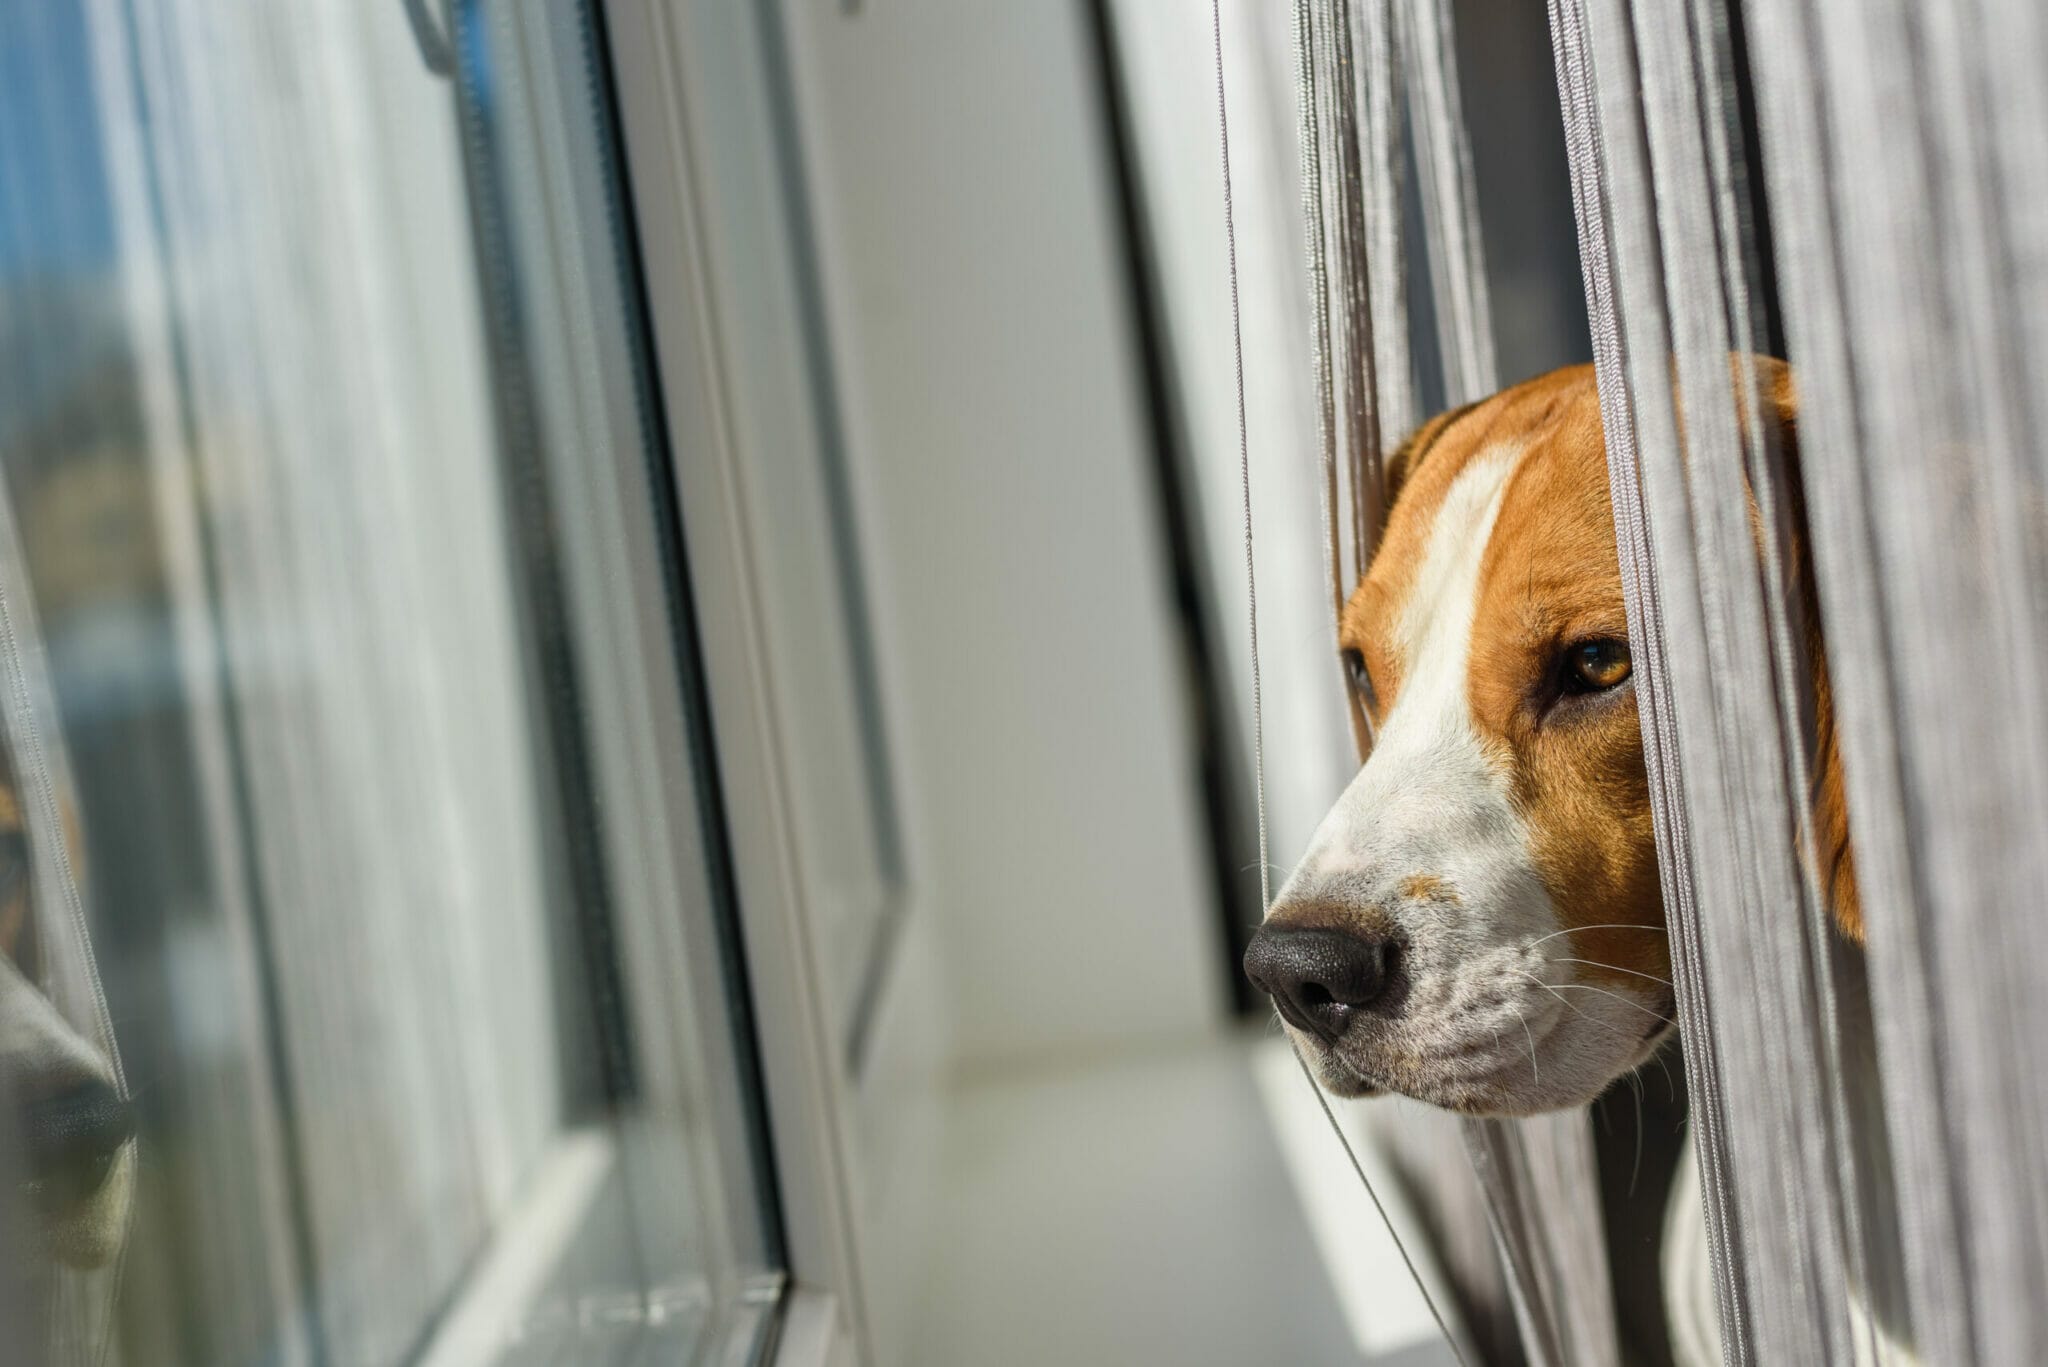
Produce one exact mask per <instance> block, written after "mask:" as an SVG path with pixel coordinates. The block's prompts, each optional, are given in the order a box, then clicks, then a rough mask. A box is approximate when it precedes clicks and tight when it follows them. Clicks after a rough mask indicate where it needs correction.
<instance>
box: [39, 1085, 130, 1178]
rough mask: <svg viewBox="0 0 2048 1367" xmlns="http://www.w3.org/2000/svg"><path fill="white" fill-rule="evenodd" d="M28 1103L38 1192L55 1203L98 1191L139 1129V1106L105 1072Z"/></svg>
mask: <svg viewBox="0 0 2048 1367" xmlns="http://www.w3.org/2000/svg"><path fill="white" fill-rule="evenodd" d="M22 1109H23V1116H22V1118H23V1122H24V1129H25V1131H26V1133H25V1134H24V1135H23V1139H24V1141H25V1143H24V1147H25V1149H26V1150H27V1152H26V1155H25V1156H26V1158H27V1159H28V1171H29V1182H30V1185H31V1187H32V1190H33V1195H34V1198H35V1200H36V1201H37V1203H38V1204H39V1205H43V1206H47V1207H50V1208H53V1209H61V1208H63V1207H65V1206H69V1205H71V1204H74V1203H76V1202H78V1201H81V1200H83V1199H85V1198H86V1197H89V1196H91V1195H92V1194H93V1193H94V1192H96V1191H98V1190H99V1189H100V1186H101V1185H102V1184H103V1183H104V1182H105V1181H106V1180H107V1174H108V1173H109V1172H111V1171H112V1170H113V1166H114V1159H115V1158H116V1156H118V1155H119V1153H120V1151H121V1146H122V1145H123V1144H126V1143H127V1142H128V1141H129V1140H130V1139H131V1138H133V1137H134V1134H135V1113H134V1109H133V1107H132V1106H131V1105H130V1104H129V1103H128V1102H127V1101H126V1100H124V1099H123V1098H122V1097H121V1095H120V1094H119V1093H118V1092H116V1091H115V1090H114V1089H113V1088H112V1087H111V1086H109V1085H108V1084H107V1083H106V1082H105V1081H104V1080H102V1079H99V1078H91V1077H88V1078H82V1079H80V1080H78V1081H76V1082H74V1083H71V1084H70V1085H68V1086H66V1087H65V1088H63V1089H62V1090H61V1091H56V1092H52V1093H51V1094H49V1095H47V1096H43V1097H39V1098H36V1099H34V1100H31V1101H29V1102H28V1103H27V1105H25V1106H24V1107H23V1108H22Z"/></svg>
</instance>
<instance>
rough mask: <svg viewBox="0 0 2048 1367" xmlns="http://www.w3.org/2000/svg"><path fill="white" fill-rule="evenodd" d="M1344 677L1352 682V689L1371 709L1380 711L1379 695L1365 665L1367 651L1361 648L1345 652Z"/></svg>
mask: <svg viewBox="0 0 2048 1367" xmlns="http://www.w3.org/2000/svg"><path fill="white" fill-rule="evenodd" d="M1344 677H1345V679H1347V680H1348V681H1349V682H1350V684H1351V691H1352V692H1354V693H1356V694H1357V695H1358V700H1359V701H1360V702H1362V703H1364V704H1365V705H1366V707H1367V708H1368V709H1369V710H1371V711H1378V710H1379V705H1380V700H1379V696H1378V695H1377V694H1376V693H1374V692H1373V690H1372V675H1371V673H1370V672H1368V671H1367V669H1366V667H1365V653H1364V652H1363V651H1360V650H1347V651H1345V652H1344Z"/></svg>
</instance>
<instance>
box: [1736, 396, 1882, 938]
mask: <svg viewBox="0 0 2048 1367" xmlns="http://www.w3.org/2000/svg"><path fill="white" fill-rule="evenodd" d="M1745 363H1746V364H1749V365H1753V366H1754V367H1755V374H1756V379H1757V393H1758V395H1759V397H1760V398H1761V400H1762V406H1763V409H1764V413H1765V420H1766V423H1767V424H1768V425H1769V426H1770V427H1771V428H1773V429H1774V431H1773V432H1772V433H1771V434H1769V435H1771V436H1772V437H1774V439H1775V440H1776V442H1777V443H1778V449H1779V451H1780V453H1781V455H1782V469H1783V470H1784V474H1785V478H1784V488H1785V489H1786V491H1787V492H1788V493H1789V495H1790V497H1791V503H1792V508H1791V511H1792V525H1793V540H1792V548H1791V556H1790V563H1789V564H1787V565H1786V566H1785V571H1786V575H1787V577H1788V579H1789V580H1790V582H1791V586H1792V590H1793V598H1794V602H1795V605H1796V608H1797V611H1798V613H1799V616H1800V623H1799V625H1800V627H1801V628H1802V631H1803V634H1804V637H1805V643H1806V651H1807V658H1808V660H1809V662H1810V663H1811V666H1812V669H1813V699H1814V709H1813V716H1814V733H1815V735H1814V754H1813V771H1812V772H1813V779H1812V782H1813V793H1812V801H1813V837H1814V846H1815V849H1814V852H1813V857H1814V861H1815V866H1816V872H1817V873H1818V875H1819V879H1820V889H1821V895H1822V896H1823V897H1825V898H1826V899H1827V904H1828V909H1829V911H1830V912H1832V913H1833V915H1834V918H1835V924H1836V926H1838V927H1839V928H1840V929H1841V932H1842V934H1844V935H1846V936H1847V937H1848V938H1849V939H1850V940H1852V941H1854V942H1855V943H1857V944H1859V945H1860V944H1862V943H1863V902H1862V898H1861V896H1860V894H1859V893H1858V890H1857V886H1856V857H1855V852H1854V851H1853V850H1852V849H1851V848H1850V843H1849V796H1848V788H1847V784H1846V780H1845V777H1844V775H1843V772H1842V744H1841V737H1840V735H1839V733H1838V730H1837V728H1836V725H1835V700H1834V681H1833V679H1832V678H1831V677H1830V675H1829V671H1828V653H1827V640H1826V638H1825V637H1824V636H1823V635H1822V633H1821V621H1820V593H1819V587H1818V585H1817V584H1816V583H1815V581H1814V574H1813V556H1812V552H1811V550H1810V546H1811V544H1812V539H1811V533H1810V531H1809V524H1808V522H1807V517H1806V490H1805V482H1804V480H1803V479H1802V478H1801V476H1800V468H1799V393H1798V387H1797V385H1796V384H1795V382H1794V379H1793V375H1792V367H1790V366H1789V365H1787V364H1786V363H1785V362H1783V361H1781V360H1778V359H1776V358H1775V357H1769V356H1757V357H1749V358H1738V359H1737V362H1736V364H1737V365H1742V364H1745ZM1736 389H1737V392H1738V393H1740V392H1742V390H1743V386H1742V385H1740V384H1738V385H1737V386H1736ZM1759 530H1761V529H1759Z"/></svg>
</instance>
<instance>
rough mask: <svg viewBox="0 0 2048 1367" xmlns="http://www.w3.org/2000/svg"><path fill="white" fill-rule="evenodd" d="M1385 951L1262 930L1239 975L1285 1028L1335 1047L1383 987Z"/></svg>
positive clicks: (1335, 933)
mask: <svg viewBox="0 0 2048 1367" xmlns="http://www.w3.org/2000/svg"><path fill="white" fill-rule="evenodd" d="M1389 950H1390V946H1389V945H1388V944H1387V943H1386V942H1385V941H1382V940H1377V939H1368V938H1366V937H1365V936H1363V935H1355V934H1352V933H1350V932H1347V931H1341V930H1323V929H1291V928H1288V927H1284V926H1276V925H1272V924H1270V923H1269V924H1267V925H1264V926H1261V927H1260V928H1259V930H1258V932H1257V933H1256V934H1255V935H1253V936H1252V943H1251V947H1250V948H1249V949H1247V950H1246V951H1245V956H1244V967H1245V975H1246V976H1247V977H1249V978H1250V979H1251V980H1252V982H1253V983H1254V984H1256V985H1257V986H1258V987H1259V988H1260V989H1261V990H1262V991H1264V992H1266V993H1267V994H1268V995H1270V996H1271V997H1272V998H1273V1004H1274V1006H1275V1007H1276V1008H1277V1009H1278V1010H1279V1012H1280V1015H1281V1016H1282V1018H1284V1019H1285V1020H1286V1021H1287V1022H1288V1023H1289V1024H1291V1025H1293V1026H1295V1027H1296V1028H1297V1029H1301V1030H1308V1031H1311V1032H1313V1033H1315V1034H1316V1035H1319V1036H1321V1037H1322V1038H1323V1039H1325V1040H1328V1041H1331V1042H1333V1043H1334V1042H1335V1041H1336V1039H1337V1038H1338V1036H1340V1035H1342V1034H1343V1033H1344V1031H1345V1030H1346V1029H1348V1028H1349V1027H1350V1025H1351V1021H1352V1018H1353V1016H1354V1015H1355V1014H1356V1013H1357V1011H1358V1009H1359V1008H1360V1007H1365V1006H1369V1005H1371V1004H1372V1003H1374V1002H1376V1001H1378V1000H1379V999H1380V997H1381V996H1382V995H1383V994H1384V993H1385V991H1386V986H1387V966H1388V963H1389Z"/></svg>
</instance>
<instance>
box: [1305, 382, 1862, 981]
mask: <svg viewBox="0 0 2048 1367" xmlns="http://www.w3.org/2000/svg"><path fill="white" fill-rule="evenodd" d="M1760 378H1761V379H1762V380H1763V381H1764V392H1765V393H1766V394H1767V395H1768V397H1769V401H1770V405H1771V407H1772V409H1773V410H1774V416H1775V417H1776V418H1777V419H1778V425H1779V426H1780V427H1781V428H1782V440H1783V442H1784V444H1785V449H1786V454H1787V457H1788V460H1787V466H1788V468H1791V469H1794V470H1796V453H1795V452H1794V451H1793V449H1792V443H1793V441H1794V440H1795V438H1796V429H1795V427H1794V425H1793V419H1794V416H1795V408H1796V404H1795V396H1794V394H1793V391H1792V386H1791V376H1790V372H1789V370H1788V369H1787V368H1786V367H1785V365H1784V364H1783V363H1782V362H1776V361H1772V362H1765V363H1763V370H1762V373H1761V376H1760ZM1504 442H1511V443H1513V444H1514V445H1515V447H1517V448H1518V449H1520V450H1521V452H1522V453H1523V454H1522V456H1521V459H1520V461H1519V463H1518V464H1517V466H1516V468H1515V470H1514V472H1513V474H1512V475H1511V476H1510V477H1509V480H1508V484H1507V487H1506V489H1505V491H1504V493H1503V497H1502V502H1501V507H1500V513H1499V516H1498V518H1497V519H1496V521H1495V524H1494V529H1493V534H1492V539H1491V540H1490V542H1489V543H1488V546H1487V548H1486V553H1485V558H1484V560H1483V561H1482V564H1481V570H1480V589H1479V601H1478V604H1477V607H1476V612H1475V617H1474V622H1473V635H1472V653H1471V659H1470V662H1469V667H1468V675H1467V687H1468V689H1469V702H1470V705H1471V711H1472V716H1473V718H1474V721H1475V723H1476V724H1477V725H1478V727H1479V728H1480V731H1481V734H1482V737H1483V738H1484V739H1485V741H1486V743H1487V745H1488V747H1489V749H1490V750H1491V752H1492V754H1493V756H1494V760H1495V762H1496V763H1498V764H1500V765H1501V766H1503V767H1504V768H1505V769H1506V770H1507V772H1508V773H1509V774H1510V775H1511V779H1512V790H1513V793H1514V800H1515V802H1516V805H1517V807H1518V809H1519V811H1520V813H1521V815H1522V817H1523V819H1524V820H1525V821H1526V822H1527V824H1528V827H1529V830H1530V831H1531V833H1532V836H1533V839H1534V843H1535V851H1534V853H1535V858H1536V863H1537V867H1538V870H1539V873H1540V875H1541V876H1542V878H1543V881H1544V883H1545V885H1546V887H1547V888H1548V890H1549V892H1550V895H1551V899H1552V901H1553V902H1554V904H1555V905H1556V907H1557V909H1558V912H1559V914H1560V916H1561V917H1562V918H1563V922H1564V924H1565V925H1566V926H1567V927H1586V929H1584V930H1582V931H1580V932H1579V933H1578V934H1576V935H1574V936H1573V937H1572V944H1573V948H1572V949H1571V950H1569V951H1566V952H1567V953H1569V954H1571V955H1572V956H1573V957H1575V958H1578V959H1581V960H1584V961H1587V962H1585V963H1582V964H1580V965H1579V967H1581V968H1582V969H1583V970H1584V971H1585V974H1586V976H1587V977H1589V978H1592V979H1596V980H1597V979H1601V978H1605V979H1607V980H1608V981H1610V982H1613V983H1616V984H1621V985H1633V986H1634V987H1636V988H1638V989H1639V988H1640V987H1641V985H1642V982H1643V980H1644V979H1645V978H1655V979H1660V980H1662V979H1667V978H1668V977H1669V976H1670V959H1669V955H1668V951H1667V945H1666V940H1665V937H1664V936H1662V935H1657V934H1646V933H1643V932H1641V931H1637V930H1632V929H1626V928H1622V927H1633V926H1643V927H1656V926H1660V925H1662V923H1663V901H1662V896H1661V892H1660V885H1659V881H1658V873H1657V857H1656V841H1655V833H1654V829H1653V826H1652V822H1651V816H1650V793H1649V780H1648V776H1647V773H1646V770H1645V765H1644V760H1643V752H1642V741H1641V735H1640V731H1639V729H1638V723H1637V713H1636V695H1635V690H1634V689H1633V688H1632V687H1629V688H1623V689H1620V690H1616V691H1614V692H1612V693H1602V694H1591V695H1581V696H1571V697H1559V696H1558V695H1557V692H1556V690H1555V689H1554V688H1553V687H1551V684H1552V682H1553V681H1554V679H1555V677H1556V675H1555V670H1556V662H1557V660H1558V658H1559V655H1560V652H1562V651H1563V650H1564V649H1565V648H1567V647H1569V646H1571V645H1573V644H1575V643H1580V642H1585V641H1589V640H1595V639H1600V638H1614V639H1620V640H1626V639H1627V637H1628V622H1627V618H1626V614H1625V610H1624V607H1623V599H1622V588H1621V568H1620V562H1619V558H1618V556H1617V554H1616V550H1615V540H1614V512H1613V505H1612V502H1611V499H1610V497H1609V493H1608V487H1607V458H1606V451H1605V446H1604V439H1603V431H1602V426H1601V419H1600V405H1599V396H1598V392H1597V390H1596V387H1595V384H1594V378H1593V371H1592V367H1590V366H1575V367H1570V368H1567V369H1564V370H1559V371H1555V372H1553V373H1551V374H1549V375H1545V376H1542V377H1540V378H1538V379H1535V380H1531V381H1529V382H1527V383H1525V384H1522V385H1518V386H1516V387H1515V388H1513V389H1509V390H1506V391H1504V392H1503V393H1501V394H1497V395H1495V396H1493V397H1492V398H1490V399H1487V400H1485V401H1483V402H1481V403H1478V404H1475V405H1470V406H1468V407H1467V408H1464V409H1459V410H1456V411H1454V412H1452V413H1447V414H1442V415H1439V416H1438V417H1436V418H1433V419H1431V421H1430V422H1428V423H1426V424H1424V425H1423V427H1422V428H1421V429H1420V430H1419V431H1418V432H1417V433H1416V435H1415V436H1414V437H1413V438H1411V439H1410V440H1409V441H1408V442H1407V443H1405V444H1404V445H1403V446H1402V448H1401V449H1400V450H1398V451H1397V452H1395V454H1394V455H1393V456H1392V457H1390V458H1389V460H1388V462H1387V479H1388V485H1389V491H1390V492H1389V495H1388V497H1389V503H1390V510H1389V515H1388V520H1387V528H1386V534H1385V536H1384V538H1383V539H1382V541H1381V545H1380V549H1379V552H1378V554H1377V555H1376V556H1375V557H1374V559H1373V563H1372V565H1371V567H1370V569H1369V570H1368V572H1367V574H1366V577H1365V579H1364V581H1363V582H1362V583H1361V584H1360V585H1359V587H1358V589H1357V591H1356V592H1355V593H1354V594H1353V595H1352V598H1351V600H1350V602H1349V603H1348V604H1347V605H1346V608H1345V612H1344V615H1343V621H1342V624H1341V628H1340V636H1341V642H1342V644H1343V646H1344V647H1345V648H1347V649H1355V650H1358V651H1359V652H1361V654H1362V655H1363V657H1364V659H1365V663H1366V668H1367V672H1368V673H1369V674H1370V675H1371V678H1372V681H1373V685H1374V690H1375V692H1376V694H1377V698H1378V703H1379V707H1378V714H1379V716H1376V717H1375V719H1374V720H1375V721H1376V722H1377V721H1378V720H1379V717H1381V716H1384V714H1385V712H1386V711H1387V710H1388V709H1390V708H1391V707H1392V706H1393V705H1394V700H1395V699H1396V697H1397V696H1398V695H1399V691H1400V687H1401V680H1402V676H1403V674H1404V673H1405V662H1404V661H1402V660H1401V659H1400V658H1399V657H1398V647H1397V645H1396V643H1395V641H1394V632H1393V623H1394V621H1395V620H1396V618H1397V617H1398V614H1399V611H1400V607H1401V604H1402V602H1403V601H1404V599H1405V598H1406V596H1407V594H1408V592H1409V591H1410V590H1411V589H1412V587H1413V584H1414V578H1415V575H1416V573H1417V572H1418V568H1419V566H1420V564H1421V561H1422V556H1423V552H1424V549H1425V547H1426V546H1427V544H1428V539H1429V535H1430V531H1431V528H1432V525H1433V524H1434V522H1435V517H1436V513H1437V510H1438V508H1439V507H1440V506H1441V505H1442V502H1443V499H1444V497H1445V495H1446V494H1447V492H1448V491H1449V489H1450V486H1451V484H1452V482H1453V481H1454V480H1455V479H1456V478H1457V476H1458V474H1459V473H1460V472H1461V471H1462V470H1463V469H1464V468H1465V467H1466V466H1467V465H1468V464H1469V463H1470V462H1471V461H1472V460H1473V459H1474V458H1476V457H1477V456H1479V455H1480V454H1481V453H1482V452H1486V451H1488V450H1493V449H1498V447H1499V445H1500V444H1501V443H1504ZM1793 497H1794V501H1795V507H1794V510H1793V511H1794V514H1795V518H1796V519H1797V520H1798V521H1799V523H1800V525H1801V526H1802V527H1803V525H1804V522H1803V515H1804V508H1803V506H1802V505H1799V504H1798V501H1797V500H1798V490H1797V487H1796V485H1795V486H1794V488H1793ZM1788 572H1789V573H1790V574H1791V575H1792V577H1793V579H1794V580H1795V582H1796V584H1797V589H1798V603H1799V607H1800V609H1801V611H1802V612H1803V614H1804V618H1805V622H1806V625H1807V636H1808V642H1809V646H1810V650H1811V658H1812V661H1813V666H1814V670H1815V719H1816V724H1817V727H1818V745H1817V749H1816V753H1815V756H1814V769H1813V771H1814V775H1815V783H1814V793H1813V811H1814V824H1815V839H1816V843H1817V845H1818V850H1817V852H1816V859H1817V862H1818V866H1819V873H1820V877H1821V881H1822V885H1823V888H1824V890H1825V892H1826V894H1827V896H1828V899H1829V904H1830V906H1831V907H1832V908H1833V910H1834V913H1835V917H1836V920H1837V922H1838V924H1839V925H1840V926H1841V928H1842V930H1843V932H1844V933H1845V934H1847V935H1848V936H1849V937H1850V938H1851V939H1856V940H1860V939H1861V933H1862V918H1861V914H1860V909H1859V902H1858V898H1857V895H1856V883H1855V872H1854V863H1853V858H1852V856H1851V854H1850V849H1849V834H1848V821H1847V807H1846V799H1845V794H1844V785H1843V776H1842V764H1841V748H1840V745H1839V743H1838V741H1837V737H1836V734H1835V725H1834V712H1833V699H1832V691H1831V688H1830V684H1829V679H1828V674H1827V666H1826V658H1825V655H1824V653H1823V649H1822V643H1821V640H1820V636H1819V619H1818V612H1817V609H1816V605H1815V594H1814V589H1813V584H1812V576H1811V574H1810V573H1808V572H1807V567H1806V565H1805V564H1804V556H1803V553H1801V554H1799V555H1796V556H1795V563H1793V564H1792V565H1791V566H1790V567H1788ZM1411 895H1412V894H1411Z"/></svg>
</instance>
